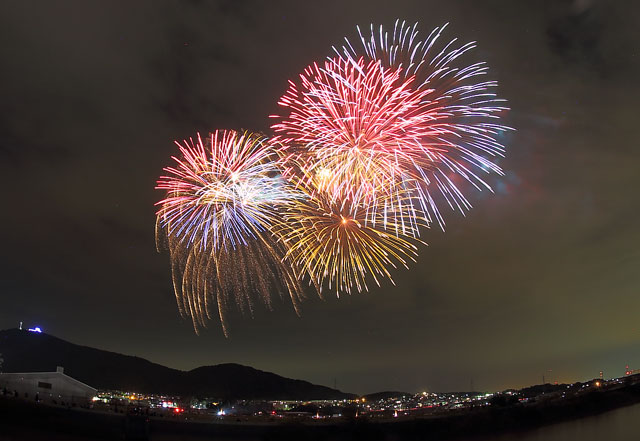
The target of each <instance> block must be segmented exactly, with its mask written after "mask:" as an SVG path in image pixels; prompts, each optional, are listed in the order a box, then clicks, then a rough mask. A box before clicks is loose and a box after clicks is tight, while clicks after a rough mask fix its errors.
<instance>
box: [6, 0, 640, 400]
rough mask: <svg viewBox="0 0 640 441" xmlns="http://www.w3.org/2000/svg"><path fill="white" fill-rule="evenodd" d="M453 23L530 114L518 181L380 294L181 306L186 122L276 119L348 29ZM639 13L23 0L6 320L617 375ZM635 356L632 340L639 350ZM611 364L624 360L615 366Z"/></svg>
mask: <svg viewBox="0 0 640 441" xmlns="http://www.w3.org/2000/svg"><path fill="white" fill-rule="evenodd" d="M396 17H401V18H407V19H408V20H411V21H413V20H416V21H419V22H420V27H421V29H422V31H423V33H425V32H426V31H428V30H430V29H431V28H433V27H434V26H437V25H441V24H442V23H445V22H450V26H449V29H448V32H447V35H446V36H447V37H454V36H458V37H460V39H461V40H462V41H469V40H476V41H477V42H478V50H476V51H475V53H474V54H470V61H475V60H478V59H483V60H486V61H488V63H489V65H490V66H491V76H492V77H493V78H496V79H498V80H499V82H500V88H499V93H500V95H501V96H504V97H505V98H507V99H508V100H509V105H510V107H511V108H512V111H511V112H510V114H509V116H508V118H507V121H506V123H507V124H509V125H511V126H513V127H515V128H517V131H516V132H513V133H511V134H509V135H508V136H507V137H506V138H505V143H506V144H507V146H508V154H507V157H506V158H505V159H504V161H503V162H502V163H501V165H502V166H503V167H504V169H505V171H506V176H505V177H504V178H495V179H494V180H493V181H492V182H491V184H492V186H493V187H494V189H495V194H490V193H488V192H483V193H477V194H473V195H472V196H471V200H472V202H473V204H474V209H473V210H472V211H471V212H470V213H469V214H468V215H467V216H466V218H463V217H461V216H459V215H456V214H454V213H447V232H446V233H442V232H441V231H439V230H438V229H435V228H434V229H432V230H430V231H428V232H426V233H425V236H424V239H425V240H426V241H427V242H428V243H429V246H428V247H423V248H422V249H421V250H420V257H419V259H418V262H417V263H416V264H415V265H414V266H413V268H412V270H410V271H406V270H398V271H395V272H394V276H395V277H394V279H395V280H396V286H393V285H392V284H391V283H389V282H385V283H383V284H382V287H381V288H379V289H378V288H376V289H373V290H372V291H371V292H370V293H368V294H363V295H354V296H351V297H346V298H341V299H339V300H338V299H335V298H333V297H332V296H328V297H327V299H326V300H324V301H321V300H317V299H313V298H312V299H309V300H308V301H307V302H305V303H304V305H303V316H302V318H299V317H297V316H296V315H295V314H294V313H293V311H292V308H291V306H290V305H288V304H287V303H286V302H282V303H279V304H276V305H275V310H274V311H273V312H267V311H263V310H258V311H256V316H255V318H254V319H249V318H245V317H241V316H239V315H232V317H231V321H232V331H233V336H232V338H231V339H229V340H226V339H224V337H223V336H222V334H221V332H220V331H219V329H218V326H217V323H215V322H213V323H212V324H211V328H210V329H209V330H207V331H206V332H205V333H204V334H203V335H202V336H200V337H197V336H195V335H194V334H193V332H192V329H191V325H190V323H189V322H188V321H187V320H183V319H181V318H179V316H178V313H177V308H176V307H175V300H174V298H173V292H172V286H171V280H170V276H169V264H168V263H169V262H168V257H167V255H166V254H164V255H163V254H158V253H156V251H155V242H154V220H155V216H154V211H155V208H154V203H155V202H156V201H157V200H158V198H159V197H160V195H159V194H158V193H157V192H156V191H154V189H153V187H154V185H155V180H156V179H157V176H158V175H159V174H160V173H161V170H162V167H164V166H166V165H168V164H169V157H170V156H171V155H172V154H175V146H174V145H173V140H174V139H178V140H181V139H184V138H188V137H190V136H193V135H195V132H196V131H203V132H206V131H208V130H213V129H216V128H232V129H241V128H248V129H252V130H258V131H265V132H268V130H269V124H270V121H269V119H268V118H267V116H268V115H270V114H273V113H276V112H277V111H278V109H277V105H276V102H277V99H278V98H279V96H280V95H281V94H282V93H283V92H284V90H285V89H286V87H287V83H286V81H287V79H288V78H293V77H295V76H296V75H297V74H298V73H299V72H300V71H302V69H303V68H304V67H305V66H307V65H308V64H309V63H312V62H313V61H317V60H322V59H323V58H324V57H326V56H328V55H330V54H331V46H332V45H335V44H340V43H341V41H342V38H343V36H345V35H349V36H350V37H354V36H355V31H354V25H355V24H360V25H363V26H367V25H368V23H370V22H371V21H374V22H376V23H379V22H382V23H384V24H387V25H392V24H393V21H394V20H395V18H396ZM637 17H638V7H637V6H635V5H634V4H633V3H629V2H626V3H625V2H604V1H601V2H598V1H584V0H583V1H567V2H555V1H548V2H547V1H545V2H533V1H532V2H509V1H506V0H505V1H486V2H467V1H455V2H435V1H430V2H424V1H417V0H416V1H402V2H382V1H366V2H365V1H362V2H360V1H350V2H341V1H340V2H339V1H328V2H322V3H311V2H296V1H275V2H258V1H224V2H223V1H219V2H198V1H189V2H187V1H185V2H155V1H154V2H135V3H112V2H105V3H87V2H81V1H77V2H72V1H68V2H62V3H60V2H57V3H56V4H53V3H50V2H14V3H5V4H3V5H2V6H1V7H0V47H1V48H2V51H1V53H2V54H3V58H2V60H1V61H0V96H1V97H2V99H1V100H0V112H1V115H2V119H1V120H0V185H1V186H2V188H3V194H2V207H3V212H2V216H0V242H1V243H2V249H3V252H2V254H0V259H1V260H0V262H1V264H2V273H1V274H0V292H1V293H2V296H3V306H2V308H0V327H1V328H6V327H10V326H15V325H16V324H17V322H18V321H20V320H23V321H25V322H28V323H33V324H35V323H38V324H40V325H42V326H43V327H44V328H45V329H46V330H49V331H50V332H52V333H54V334H56V335H58V336H60V337H62V338H67V339H69V340H71V341H74V342H77V343H81V344H87V345H95V346H99V347H103V348H106V349H111V350H116V351H121V352H126V353H131V354H135V355H139V356H143V357H147V358H150V359H152V360H154V361H157V362H161V363H165V364H168V365H170V366H174V367H179V368H192V367H194V366H197V365H201V364H211V363H219V362H239V363H245V364H249V365H252V366H255V367H257V368H261V369H267V370H273V371H276V372H278V373H281V374H283V375H288V376H292V377H298V378H304V379H307V380H311V381H315V382H320V383H323V384H328V385H331V384H332V383H333V380H334V378H336V379H337V383H338V386H339V387H341V388H344V389H346V390H352V391H356V392H369V391H372V390H375V389H401V390H417V389H421V388H430V389H437V390H442V389H464V388H466V387H468V385H469V382H470V379H471V378H473V380H474V384H475V385H476V386H477V387H479V388H486V389H493V388H499V387H507V386H518V385H524V384H529V383H532V382H535V381H537V380H538V379H539V378H540V373H541V372H544V371H546V370H548V369H554V372H557V375H558V379H559V380H561V381H562V380H572V379H576V378H588V377H593V376H594V375H596V374H597V372H598V371H599V370H601V369H603V368H604V369H605V371H606V372H611V374H613V373H614V372H618V371H619V370H620V368H621V366H623V365H624V364H626V363H631V364H634V363H635V364H638V363H640V359H638V358H637V357H636V358H634V356H633V355H632V354H633V353H636V354H637V353H638V350H637V349H638V346H639V345H640V332H639V331H638V329H637V326H636V325H635V324H634V323H635V322H637V320H636V317H635V315H634V314H635V311H637V310H638V308H639V307H640V304H638V296H637V292H636V291H637V286H638V281H639V280H638V275H637V268H638V264H639V263H640V254H639V253H638V251H637V250H638V249H639V247H638V244H639V243H640V233H638V231H637V228H635V224H636V222H635V221H634V220H635V219H637V218H638V216H639V215H640V203H639V202H638V200H639V199H638V198H637V197H636V195H635V189H636V188H638V187H640V178H639V175H638V173H637V169H638V164H639V163H640V152H639V151H638V149H637V148H636V145H637V142H636V141H635V139H637V134H636V133H635V130H636V129H635V126H636V119H637V109H636V100H637V99H638V97H639V93H640V88H639V85H638V81H637V78H638V74H639V73H640V72H639V69H638V67H639V64H640V61H639V60H638V55H637V45H638V38H637V36H636V34H637V32H636V22H637V19H636V18H637ZM634 351H635V352H634ZM616 369H617V370H618V371H616Z"/></svg>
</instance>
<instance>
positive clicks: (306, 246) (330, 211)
mask: <svg viewBox="0 0 640 441" xmlns="http://www.w3.org/2000/svg"><path fill="white" fill-rule="evenodd" d="M293 180H294V182H295V184H296V188H297V189H298V190H300V191H301V192H302V193H303V194H304V195H305V196H306V197H301V198H298V199H297V200H296V202H295V203H294V204H291V205H290V206H288V209H287V211H286V212H285V216H284V218H283V222H282V223H281V224H280V225H279V226H278V228H279V230H280V231H279V233H278V235H279V236H280V237H281V240H282V241H283V242H284V243H285V244H286V248H287V254H286V256H285V261H286V262H289V263H291V265H292V266H293V267H295V268H298V277H299V278H301V279H302V278H305V277H306V276H308V277H309V279H310V281H311V282H312V283H313V284H314V285H315V287H316V289H317V290H318V292H319V293H321V292H322V288H323V286H327V285H328V288H329V289H330V290H335V292H336V294H337V296H338V297H339V296H340V293H341V292H346V293H351V292H352V289H353V288H354V287H355V289H357V291H358V292H361V291H363V290H368V286H367V281H366V279H367V277H368V276H371V277H372V278H373V280H374V282H375V283H376V284H377V285H380V279H381V278H382V277H385V278H388V279H390V280H391V282H392V283H393V279H392V276H391V273H390V268H391V267H393V268H395V267H397V266H398V265H401V266H404V267H405V268H408V261H414V260H415V257H416V256H417V247H416V245H417V244H418V243H421V242H420V240H419V239H417V238H416V237H415V234H414V233H415V232H414V231H413V230H411V231H409V232H406V234H405V233H403V230H402V228H401V227H400V226H398V225H395V224H394V223H393V221H392V220H390V219H385V218H386V217H387V216H388V215H389V212H390V206H391V204H392V201H388V200H386V198H383V197H378V198H376V199H375V200H367V202H366V203H365V202H363V200H358V199H353V198H351V197H345V198H343V199H340V200H336V198H335V197H334V196H333V195H332V194H331V192H330V191H326V189H324V188H323V187H322V185H323V180H322V177H319V176H317V175H315V176H314V175H311V176H309V175H304V174H301V175H297V176H296V177H295V178H293ZM387 185H389V184H387ZM376 190H377V191H378V193H379V194H383V193H382V192H381V191H379V190H380V189H376ZM386 194H387V195H399V194H400V195H401V194H402V192H401V191H399V190H398V191H389V192H387V193H386ZM403 207H405V208H404V209H405V210H406V209H409V207H410V204H407V203H405V204H404V205H403ZM397 211H398V209H396V212H397Z"/></svg>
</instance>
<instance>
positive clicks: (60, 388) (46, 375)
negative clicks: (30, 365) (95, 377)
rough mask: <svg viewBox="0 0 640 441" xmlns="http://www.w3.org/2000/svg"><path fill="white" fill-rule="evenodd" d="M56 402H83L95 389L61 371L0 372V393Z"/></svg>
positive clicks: (94, 392)
mask: <svg viewBox="0 0 640 441" xmlns="http://www.w3.org/2000/svg"><path fill="white" fill-rule="evenodd" d="M5 390H6V393H7V394H8V395H16V394H17V395H18V397H19V398H22V399H27V400H36V397H37V398H38V400H40V401H45V402H53V401H55V402H57V403H58V404H61V403H65V404H85V403H87V402H89V401H90V400H91V398H92V397H93V396H95V394H96V389H94V388H92V387H91V386H88V385H86V384H84V383H82V382H80V381H78V380H76V379H74V378H71V377H69V376H68V375H65V374H64V373H62V372H25V373H0V393H5Z"/></svg>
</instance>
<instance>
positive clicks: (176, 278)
mask: <svg viewBox="0 0 640 441" xmlns="http://www.w3.org/2000/svg"><path fill="white" fill-rule="evenodd" d="M207 141H208V142H207V143H205V142H203V140H202V139H201V137H200V136H199V135H198V138H197V140H195V141H194V140H193V139H190V140H189V141H184V143H183V144H182V145H181V144H179V143H176V144H177V145H178V147H179V148H180V152H181V154H182V157H181V158H176V157H174V158H173V159H174V160H175V161H176V163H177V165H176V166H175V167H167V168H165V169H164V170H165V172H166V173H167V174H166V175H165V176H162V177H160V179H159V180H158V185H157V189H160V190H164V191H166V197H165V198H164V199H163V200H161V201H160V202H158V203H157V204H156V205H158V206H159V208H158V212H157V222H156V237H157V241H158V248H159V249H161V248H163V247H166V248H167V249H168V251H169V254H170V259H171V269H172V275H173V284H174V291H175V295H176V300H177V303H178V308H179V310H180V312H181V314H182V315H183V316H188V317H191V319H192V321H193V325H194V329H195V330H196V332H199V330H200V328H202V327H205V326H206V324H207V320H209V319H211V317H212V314H213V311H216V310H217V313H218V315H219V317H220V320H221V323H222V327H223V331H224V333H225V335H228V332H229V331H228V326H227V321H226V319H225V312H226V311H227V310H228V309H229V308H230V307H231V306H235V307H237V308H238V309H240V310H241V311H242V312H246V313H250V314H252V313H253V308H254V304H255V302H256V298H255V297H257V299H258V300H259V301H261V302H262V303H264V304H266V306H267V307H270V306H271V302H272V296H273V295H274V294H277V293H280V292H281V291H282V290H284V291H286V292H287V293H288V295H289V297H290V298H291V300H292V302H293V305H294V307H295V308H296V311H297V310H298V305H299V301H300V299H301V296H302V289H301V286H300V283H299V281H298V280H297V278H296V277H295V271H294V270H293V269H292V268H291V266H287V265H284V264H283V263H282V257H283V256H284V255H285V254H286V250H285V249H284V245H283V242H279V241H278V240H277V238H276V237H275V236H274V233H273V231H272V228H273V225H274V224H275V223H277V222H278V218H279V216H280V213H279V210H281V209H282V207H283V206H286V205H287V204H290V203H291V202H292V201H295V200H296V198H298V197H299V196H298V194H297V192H295V190H293V188H292V187H291V186H290V185H289V184H288V183H287V182H286V181H285V180H284V179H282V177H281V173H280V170H279V169H278V167H277V164H278V162H277V161H276V160H275V159H276V157H275V155H274V153H273V151H272V150H271V148H270V147H269V146H268V145H267V143H266V140H265V139H264V138H262V137H259V136H257V135H252V134H248V133H244V134H238V133H237V132H233V131H221V132H218V131H216V132H215V133H213V134H211V136H210V138H209V139H208V140H207ZM205 144H206V145H205Z"/></svg>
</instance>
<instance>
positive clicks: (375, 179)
mask: <svg viewBox="0 0 640 441" xmlns="http://www.w3.org/2000/svg"><path fill="white" fill-rule="evenodd" d="M445 27H446V25H445V26H442V27H439V28H436V29H434V30H433V32H431V34H429V35H428V36H427V38H425V39H420V38H419V37H418V31H417V26H416V25H412V26H408V25H406V23H405V22H402V23H400V22H396V24H395V26H394V28H393V32H392V33H389V32H387V31H385V30H384V29H383V28H382V27H379V28H377V27H374V26H373V25H372V26H371V29H370V32H369V33H363V32H362V31H361V30H360V29H359V28H358V34H359V43H358V44H356V45H353V44H352V43H351V42H350V41H349V40H348V39H346V38H345V44H344V46H342V47H341V48H334V52H335V55H334V56H333V57H330V58H328V59H327V60H326V61H325V62H324V63H321V64H317V63H315V64H313V65H311V66H309V67H308V68H307V69H305V70H304V72H303V73H302V74H301V75H300V78H299V81H297V82H294V81H289V88H288V90H287V91H286V93H285V94H284V95H283V96H282V98H281V99H280V101H279V105H280V106H281V107H282V108H283V109H284V110H283V112H284V115H282V116H274V117H275V118H277V121H276V122H275V123H274V124H273V125H272V128H273V129H274V131H275V133H276V136H275V137H274V138H272V139H271V140H266V139H264V138H261V137H259V136H256V135H250V134H243V135H239V134H237V133H236V132H232V131H228V132H224V131H222V132H215V133H214V134H212V136H211V139H210V140H209V143H208V146H207V147H205V143H203V141H202V140H201V139H200V137H198V139H197V140H196V141H193V140H189V141H185V142H184V143H183V144H182V145H181V144H178V146H179V148H180V151H181V153H182V157H181V158H180V159H178V158H174V160H175V161H176V163H177V165H176V166H174V167H169V168H166V169H165V171H166V172H167V176H163V177H161V178H160V179H159V181H158V186H157V188H158V189H161V190H164V191H166V198H165V199H164V200H162V201H160V202H159V203H158V205H159V209H158V214H157V238H158V243H159V247H160V246H162V245H163V244H164V246H166V247H167V248H168V249H169V253H170V256H171V268H172V274H173V283H174V289H175V293H176V299H177V302H178V306H179V308H180V311H181V313H182V314H183V315H185V316H189V317H191V318H192V320H193V323H194V328H195V329H196V332H198V330H199V329H200V328H201V327H203V326H206V323H207V320H208V319H210V318H211V317H212V315H213V312H214V311H217V312H218V315H219V316H220V320H221V322H222V326H223V330H224V332H225V335H226V334H227V333H228V329H227V328H228V325H227V322H226V319H225V316H224V311H226V310H228V309H229V308H231V307H234V306H235V307H236V308H238V309H240V310H241V311H243V312H247V313H250V314H252V313H253V308H254V304H255V302H256V300H255V297H256V296H257V298H258V299H259V300H260V301H261V302H262V303H264V304H266V305H267V306H270V305H271V301H272V291H273V288H274V287H281V288H282V290H280V291H285V292H287V293H288V296H289V297H290V298H291V300H292V302H293V304H294V307H295V308H296V311H297V308H298V303H299V301H300V299H301V296H302V289H301V285H300V283H301V281H302V280H305V279H308V281H309V283H310V284H313V285H314V286H315V287H316V290H317V291H318V292H319V293H321V290H322V287H323V286H327V285H328V287H329V289H330V290H334V289H335V292H336V294H337V295H338V296H339V295H340V294H341V293H344V292H346V293H351V292H352V290H354V289H355V290H357V291H359V292H360V291H363V290H367V289H368V288H367V281H368V279H369V278H372V279H373V280H374V282H375V283H376V284H378V285H379V284H380V280H381V279H383V278H388V279H390V280H391V282H393V280H392V274H391V268H395V267H397V266H404V267H408V265H409V261H411V260H414V259H415V257H416V256H417V245H418V244H420V243H423V242H422V241H421V239H420V231H421V229H422V228H424V227H429V226H430V225H431V224H432V223H434V222H435V223H437V224H439V225H440V227H441V228H442V229H444V226H445V220H444V217H443V214H442V211H441V209H440V206H441V205H444V206H449V207H450V208H451V210H454V211H459V212H461V213H462V214H464V213H465V212H466V211H467V210H469V209H470V208H471V204H470V202H469V200H468V199H467V197H466V196H465V193H466V192H467V191H468V190H469V188H475V189H477V190H479V191H482V190H483V189H484V190H489V191H492V189H491V187H490V185H489V184H488V183H487V182H486V179H487V178H486V176H488V175H490V174H495V175H502V174H503V172H502V169H501V168H500V166H499V164H498V162H499V160H500V158H501V157H502V156H503V154H504V150H505V148H504V146H503V145H502V144H501V142H500V137H501V136H502V135H503V133H504V132H505V131H508V130H512V129H511V128H509V127H507V126H504V125H501V124H500V123H499V119H500V117H501V116H502V114H503V113H504V112H505V111H506V110H508V108H507V107H506V106H505V101H504V100H502V99H499V98H497V96H496V94H495V92H494V90H495V88H496V86H497V82H495V81H491V80H482V78H483V77H484V76H486V75H487V74H488V67H487V66H486V64H485V63H482V62H479V63H474V64H464V63H463V62H462V56H463V55H464V54H466V53H467V52H468V51H470V50H471V49H473V48H474V47H475V43H473V42H472V43H466V44H462V45H459V44H457V43H456V39H454V40H452V41H450V42H448V43H446V42H445V43H444V44H441V43H440V41H441V40H440V37H441V34H442V32H443V30H444V28H445ZM272 116H273V115H272Z"/></svg>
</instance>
